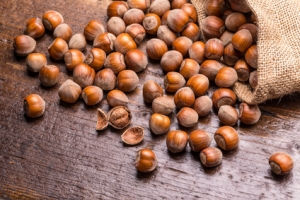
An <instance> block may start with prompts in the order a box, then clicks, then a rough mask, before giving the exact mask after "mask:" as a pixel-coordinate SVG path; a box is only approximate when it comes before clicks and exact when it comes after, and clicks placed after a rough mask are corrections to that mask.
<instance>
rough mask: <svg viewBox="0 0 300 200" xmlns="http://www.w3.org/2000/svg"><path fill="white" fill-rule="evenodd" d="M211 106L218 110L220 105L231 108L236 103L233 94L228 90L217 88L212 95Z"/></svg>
mask: <svg viewBox="0 0 300 200" xmlns="http://www.w3.org/2000/svg"><path fill="white" fill-rule="evenodd" d="M212 101H213V106H214V107H215V108H217V109H219V108H220V107H221V106H222V105H231V106H233V105H234V104H235V102H236V95H235V93H234V92H233V91H232V90H231V89H229V88H219V89H217V90H216V91H215V92H214V93H213V95H212Z"/></svg>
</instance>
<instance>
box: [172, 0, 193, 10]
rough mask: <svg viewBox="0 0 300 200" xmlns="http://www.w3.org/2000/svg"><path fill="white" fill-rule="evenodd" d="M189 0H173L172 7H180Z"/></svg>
mask: <svg viewBox="0 0 300 200" xmlns="http://www.w3.org/2000/svg"><path fill="white" fill-rule="evenodd" d="M188 2H189V0H172V1H171V9H180V8H181V7H182V6H183V5H184V4H186V3H188Z"/></svg>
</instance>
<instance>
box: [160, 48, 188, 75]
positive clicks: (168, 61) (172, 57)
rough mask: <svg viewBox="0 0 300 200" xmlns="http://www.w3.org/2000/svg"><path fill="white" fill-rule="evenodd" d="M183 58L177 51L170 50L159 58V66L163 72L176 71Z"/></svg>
mask: <svg viewBox="0 0 300 200" xmlns="http://www.w3.org/2000/svg"><path fill="white" fill-rule="evenodd" d="M182 60H183V57H182V54H181V53H180V52H179V51H176V50H171V51H167V52H166V53H164V55H163V56H162V57H161V60H160V65H161V68H162V69H163V70H164V71H165V72H171V71H177V70H179V67H180V65H181V63H182Z"/></svg>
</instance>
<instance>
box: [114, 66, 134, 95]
mask: <svg viewBox="0 0 300 200" xmlns="http://www.w3.org/2000/svg"><path fill="white" fill-rule="evenodd" d="M138 84H139V77H138V76H137V74H136V73H135V72H134V71H132V70H128V69H127V70H123V71H121V72H120V73H119V74H118V76H117V88H118V89H119V90H121V91H123V92H131V91H133V90H135V88H136V87H137V85H138Z"/></svg>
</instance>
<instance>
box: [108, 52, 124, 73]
mask: <svg viewBox="0 0 300 200" xmlns="http://www.w3.org/2000/svg"><path fill="white" fill-rule="evenodd" d="M104 67H105V68H109V69H111V70H112V71H113V72H114V73H115V74H118V73H119V72H120V71H123V70H124V69H126V65H125V58H124V55H123V54H122V53H120V52H112V53H110V54H109V55H108V56H107V57H106V60H105V62H104Z"/></svg>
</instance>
